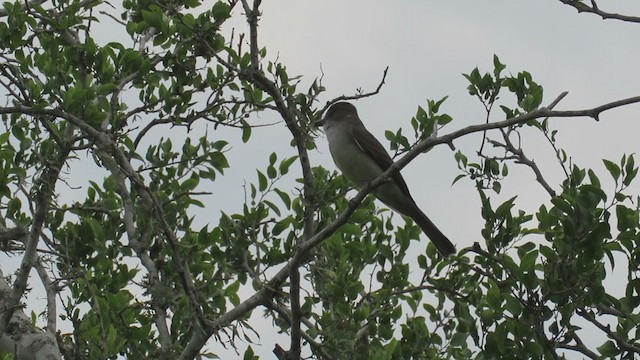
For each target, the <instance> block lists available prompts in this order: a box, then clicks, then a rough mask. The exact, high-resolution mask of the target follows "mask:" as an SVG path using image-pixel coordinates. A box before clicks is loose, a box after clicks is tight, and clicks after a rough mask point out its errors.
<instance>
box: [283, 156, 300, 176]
mask: <svg viewBox="0 0 640 360" xmlns="http://www.w3.org/2000/svg"><path fill="white" fill-rule="evenodd" d="M297 159H298V156H297V155H295V156H292V157H290V158H287V159H284V160H282V162H281V163H280V168H279V170H280V174H282V175H285V174H286V173H288V172H289V167H290V166H291V164H293V163H294V162H295V161H296V160H297Z"/></svg>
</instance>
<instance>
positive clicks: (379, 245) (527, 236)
mask: <svg viewBox="0 0 640 360" xmlns="http://www.w3.org/2000/svg"><path fill="white" fill-rule="evenodd" d="M561 1H562V2H564V3H566V4H568V5H570V6H573V7H575V8H576V9H577V10H578V11H581V12H585V11H586V12H591V13H594V14H596V15H599V16H602V17H603V18H614V19H618V20H621V21H630V22H638V20H637V19H635V18H632V17H625V16H623V15H618V14H612V13H607V12H604V11H603V10H601V9H600V8H598V7H597V5H596V3H595V2H593V1H592V2H591V3H585V2H578V1H563V0H561ZM122 5H123V7H124V10H123V13H122V16H121V18H120V19H118V18H117V17H114V16H113V15H112V13H113V9H112V7H111V6H110V4H109V3H107V2H103V1H100V0H84V1H79V0H76V1H52V2H49V1H28V2H21V1H14V2H6V3H4V5H3V9H2V10H0V17H1V18H2V22H0V49H1V50H0V56H1V58H2V62H1V63H0V81H1V84H2V88H3V91H4V92H5V93H6V97H7V99H8V100H7V102H6V103H7V105H5V106H2V107H0V114H2V120H3V123H4V125H5V131H4V133H3V134H2V135H0V169H1V171H0V246H1V247H2V252H3V254H4V255H3V265H2V267H3V268H4V267H5V266H6V265H5V261H4V259H9V258H10V257H13V258H14V259H15V258H18V259H19V261H20V264H19V265H18V267H17V270H16V271H15V273H13V274H1V273H0V275H2V277H0V346H1V349H2V353H0V355H1V356H3V358H6V359H11V358H18V359H30V358H36V359H59V358H63V357H64V358H69V359H71V358H77V359H85V358H87V359H103V358H116V357H118V355H123V356H126V357H128V358H160V359H191V358H195V357H198V356H206V357H214V355H215V354H212V353H210V350H209V346H208V345H207V344H208V343H209V344H212V343H219V344H229V345H231V346H232V347H235V348H240V349H242V350H243V351H244V358H245V359H252V358H255V357H256V356H255V355H254V353H253V350H252V348H251V346H246V345H244V344H240V343H239V341H240V339H241V336H244V338H243V339H246V340H243V341H247V342H251V341H252V339H255V332H256V330H255V329H254V328H253V327H252V326H253V325H252V317H251V316H252V314H256V313H259V312H260V311H265V312H266V315H267V316H268V317H269V318H270V319H272V320H273V324H274V330H276V331H281V332H284V333H286V334H288V335H289V339H290V341H289V343H288V344H283V345H282V346H280V345H278V346H276V349H274V353H275V354H276V356H277V357H278V358H280V359H285V358H288V359H298V358H300V357H301V352H302V354H303V355H304V354H308V353H312V354H313V355H314V356H315V357H318V358H324V359H342V358H350V359H352V358H362V359H390V358H394V359H407V358H417V359H434V358H476V359H489V358H507V359H508V358H563V357H565V356H571V354H576V353H577V354H579V355H580V356H583V357H587V358H593V359H596V358H612V357H618V358H633V357H635V356H637V355H638V354H640V340H639V339H638V337H639V336H640V335H639V332H638V322H639V321H640V319H639V316H640V315H639V312H638V306H639V305H640V286H639V284H640V279H639V278H638V268H639V264H638V261H639V260H638V259H640V255H639V254H640V250H638V249H639V248H640V247H639V246H638V245H639V244H638V243H639V242H640V235H639V231H640V220H639V214H640V211H639V208H638V206H639V205H638V203H639V202H640V199H638V197H637V196H635V197H634V195H633V194H631V193H629V190H628V189H629V186H631V184H632V183H633V181H634V179H635V177H636V175H637V173H638V167H637V166H636V164H635V157H634V155H633V154H628V155H622V154H621V160H620V161H610V160H604V165H605V166H606V169H607V170H608V172H609V174H608V175H606V174H605V175H603V174H597V173H596V172H595V171H593V170H592V169H587V168H583V167H581V166H580V165H579V164H576V163H572V162H571V161H570V160H569V159H570V154H567V152H566V151H565V150H563V149H562V148H561V145H560V144H559V143H558V142H557V141H556V135H557V132H556V130H554V129H553V121H554V118H557V117H591V118H594V119H596V120H597V119H598V116H599V115H600V114H601V113H602V112H605V111H607V110H610V109H613V108H617V107H621V106H626V105H629V104H633V103H637V102H640V97H634V98H629V99H622V100H619V101H615V102H612V103H608V104H604V105H600V106H597V107H594V108H592V109H585V110H570V111H569V110H555V107H556V105H558V103H559V102H560V101H561V100H562V98H563V97H564V95H566V94H564V93H563V94H560V95H559V96H557V97H556V98H555V100H553V101H551V102H550V103H548V104H546V103H544V100H543V87H542V86H541V85H540V84H537V83H536V82H535V81H534V79H533V77H532V76H531V74H529V73H528V72H526V71H521V72H518V73H517V74H516V75H508V76H507V75H504V70H505V67H506V66H505V65H504V64H502V63H501V62H500V60H499V58H498V57H497V56H496V57H495V58H494V69H493V70H492V71H490V72H488V73H484V72H483V71H480V70H479V69H474V70H472V71H471V72H469V73H468V74H466V75H465V77H466V78H467V80H468V81H469V87H468V90H469V93H470V94H471V95H473V96H475V97H477V99H478V100H479V101H480V102H481V103H482V104H483V105H484V108H485V110H486V114H485V115H486V118H487V119H488V121H487V122H486V123H485V124H478V125H472V126H469V127H466V128H462V129H460V130H457V131H453V132H449V133H445V134H444V135H441V134H439V133H442V132H443V130H441V128H442V127H443V126H445V125H447V124H448V123H449V122H451V121H452V120H453V119H452V117H451V116H449V115H447V114H446V113H444V112H443V111H442V107H443V106H444V101H445V99H441V100H438V101H436V100H430V101H428V102H427V104H426V106H425V107H424V108H423V107H419V108H418V111H417V113H416V116H415V117H414V118H413V119H411V122H410V125H411V128H412V130H413V136H410V137H407V136H405V135H403V134H402V131H401V130H397V131H395V132H394V131H389V132H387V138H388V139H389V140H390V143H391V148H392V150H395V151H396V152H397V153H398V154H401V155H402V156H401V157H399V158H398V160H397V162H396V164H395V165H394V166H393V167H392V168H391V169H389V171H387V174H386V176H388V175H389V174H390V173H391V172H393V171H397V170H399V169H401V168H402V167H404V166H406V165H407V164H408V163H409V162H410V161H411V160H413V159H414V158H415V157H417V156H418V155H420V154H421V153H423V152H425V151H427V150H429V149H430V148H432V147H434V146H439V145H443V144H449V145H451V144H453V143H454V141H456V140H458V139H460V138H462V137H464V136H467V135H469V134H472V133H479V132H485V137H484V141H483V145H482V146H481V147H480V149H479V151H478V152H477V154H474V155H469V154H464V153H462V152H460V151H458V152H456V154H455V158H454V159H455V161H457V163H458V165H459V167H460V170H461V174H460V176H459V177H458V178H456V179H455V181H472V182H474V183H475V184H476V186H477V189H478V194H479V196H480V199H481V203H482V208H481V212H480V215H481V216H482V218H483V219H484V220H485V224H486V225H485V227H484V229H482V236H483V238H484V240H485V241H484V243H482V244H479V243H476V244H474V245H473V246H471V247H468V248H464V249H460V251H459V254H457V255H456V256H453V257H451V258H448V259H442V258H440V257H439V256H438V255H437V253H436V251H435V248H434V247H433V245H430V244H429V245H426V243H425V242H424V241H423V242H419V237H420V230H419V228H418V227H416V226H415V225H414V224H413V223H411V222H410V221H408V220H406V221H397V217H396V218H395V219H394V218H393V215H391V214H390V213H389V212H388V211H387V210H385V209H382V208H379V207H378V205H377V204H376V203H375V202H374V200H373V199H372V197H367V194H368V193H369V192H370V191H371V190H372V189H374V188H375V186H377V185H379V184H381V183H382V182H383V181H385V177H384V176H383V177H381V178H380V179H378V180H376V181H374V182H372V183H371V184H369V185H367V186H366V187H365V188H364V189H361V190H360V191H359V192H358V194H357V195H356V196H354V197H351V198H349V199H348V198H347V197H346V196H345V194H346V191H347V190H348V189H349V186H350V185H349V184H347V183H346V181H345V180H344V178H343V177H342V176H340V175H339V174H337V173H333V172H329V171H327V170H326V169H323V168H321V167H314V166H313V164H311V163H310V160H309V155H308V153H309V151H312V150H313V149H314V148H315V138H316V134H317V132H316V129H315V127H314V125H313V123H314V121H316V120H318V119H319V118H320V117H321V115H322V113H323V112H324V110H326V108H327V107H328V106H329V105H330V104H331V103H333V102H335V101H338V100H350V99H357V98H362V97H367V96H372V95H375V94H376V93H377V91H378V90H379V89H380V87H381V86H382V85H383V83H384V76H383V79H382V81H381V83H380V86H379V87H378V88H377V89H375V90H374V91H372V92H370V93H358V94H355V95H352V96H341V97H339V98H336V99H334V100H333V101H331V102H329V103H328V104H327V105H325V106H318V104H317V103H318V96H319V94H321V93H322V92H323V91H324V86H323V85H322V83H321V81H320V80H316V81H313V82H312V85H311V86H310V87H309V88H308V89H304V90H300V89H299V87H300V78H299V77H296V76H290V75H289V74H288V73H287V70H286V67H285V65H284V64H282V63H279V62H278V61H277V60H274V59H273V58H270V57H269V56H268V55H267V51H266V49H265V48H263V47H261V46H260V42H259V39H258V23H259V16H260V9H259V6H260V1H259V0H254V1H253V2H250V1H248V0H242V1H238V0H230V1H228V2H224V1H218V2H215V3H213V4H211V3H207V2H202V1H198V0H172V1H167V0H157V1H147V0H139V1H133V0H126V1H123V3H122ZM232 14H237V16H245V17H246V20H247V22H248V26H249V32H248V34H247V35H246V36H244V35H243V36H238V35H237V34H225V33H224V32H222V31H221V30H220V28H221V26H222V25H223V24H224V23H225V21H227V20H228V19H229V18H230V17H231V16H232ZM106 21H113V22H115V23H117V24H119V25H120V26H121V27H123V28H124V29H126V33H127V34H128V35H129V37H130V39H127V40H130V41H129V42H128V43H127V42H126V41H122V42H108V43H103V42H100V41H98V40H97V37H96V36H95V35H96V31H97V30H96V28H99V26H100V25H101V24H102V23H104V22H106ZM385 75H386V71H385ZM496 105H497V106H498V107H499V108H500V110H496V109H497V108H498V107H496ZM265 111H269V112H275V113H277V114H278V115H279V116H280V117H281V119H282V121H283V122H284V124H285V125H286V128H287V130H288V131H289V134H290V138H289V139H288V140H289V141H290V143H291V145H292V147H293V148H294V149H295V151H296V154H297V155H296V156H293V157H287V158H282V156H279V155H278V154H276V153H272V154H271V155H270V156H269V159H268V164H267V165H266V166H265V168H264V169H259V170H258V171H257V177H256V179H255V182H253V183H251V184H249V185H248V186H247V201H246V203H245V204H244V207H243V208H242V211H241V212H238V213H227V212H223V213H222V214H221V215H220V216H219V219H217V220H212V219H211V214H210V213H209V214H207V213H206V209H202V208H203V207H204V206H205V205H204V203H203V201H202V200H201V199H202V195H205V194H206V190H204V189H207V185H211V184H212V183H215V181H216V180H217V179H219V178H220V177H221V176H225V170H226V169H227V168H229V166H231V165H234V164H229V163H228V161H227V157H226V155H225V153H226V152H227V151H228V150H229V141H230V140H231V139H230V138H229V135H228V133H227V132H225V131H223V130H224V129H225V128H227V127H233V128H239V129H241V130H242V136H241V140H242V141H243V142H247V141H249V140H250V138H251V136H252V132H253V131H259V130H260V129H259V128H257V127H256V124H255V123H254V120H253V119H255V117H254V116H253V115H254V114H258V113H261V112H265ZM496 112H497V113H498V114H496ZM496 118H504V120H494V119H496ZM489 120H491V121H489ZM160 130H162V132H161V131H160ZM436 130H440V131H436ZM166 131H171V136H169V137H159V136H158V135H157V134H159V133H164V132H166ZM524 131H534V132H537V133H539V134H542V135H543V136H544V137H545V138H546V139H547V140H548V143H549V146H551V147H552V149H553V150H554V152H555V154H556V159H555V160H556V161H557V163H558V164H559V165H560V167H561V168H562V169H563V170H564V173H565V175H566V176H565V178H564V180H563V181H562V183H560V184H550V183H549V182H548V181H547V180H546V178H545V176H544V174H543V173H542V171H541V169H540V168H539V167H538V166H537V164H536V162H534V161H533V160H531V159H530V158H529V157H528V156H527V152H526V151H525V149H524V148H523V147H522V145H521V143H520V142H519V141H518V140H519V137H520V134H521V133H523V132H524ZM164 134H166V133H164ZM487 144H489V145H491V147H492V148H491V149H488V148H489V146H485V145H487ZM78 164H80V165H78ZM513 164H516V165H519V166H525V167H527V168H528V169H530V170H531V171H533V173H534V174H535V176H536V180H537V182H538V183H539V184H540V185H541V186H542V187H543V188H544V189H545V191H546V192H547V193H548V198H547V199H541V202H540V207H539V209H538V210H537V211H536V212H535V213H530V212H526V211H524V210H520V209H518V208H517V207H516V203H515V195H514V197H511V198H508V200H507V201H500V200H498V199H500V197H497V196H496V195H495V194H496V193H500V192H501V191H502V186H501V184H502V183H504V182H506V181H508V179H509V165H513ZM91 166H95V167H96V168H97V170H96V171H95V172H93V173H92V174H89V175H91V177H90V179H89V180H87V181H86V183H85V184H84V185H83V186H82V191H85V192H86V193H85V194H83V195H84V196H83V198H82V199H81V200H78V201H75V200H70V199H69V197H68V196H65V190H67V189H68V188H69V185H68V184H67V182H66V181H67V179H70V178H73V177H80V176H84V177H86V176H87V174H86V170H85V169H87V168H91ZM236 166H237V165H236ZM292 167H296V168H298V169H299V171H295V172H294V171H292ZM603 176H611V178H612V179H613V181H614V183H615V188H613V189H607V188H606V187H604V186H602V184H601V181H600V178H601V177H603ZM287 180H290V182H291V180H295V181H297V182H298V183H297V184H299V185H297V186H299V188H298V187H296V188H293V187H285V186H284V185H283V184H284V183H286V181H287ZM217 191H221V190H217ZM501 195H502V196H504V194H501ZM201 217H204V218H206V219H207V221H206V225H204V226H202V225H198V223H199V222H200V221H201V220H200V219H201ZM417 248H418V249H420V251H418V252H416V251H414V249H417ZM416 254H417V255H416ZM608 266H610V267H614V266H615V267H616V269H624V270H625V274H624V275H625V276H626V284H625V286H626V288H625V289H626V291H625V294H624V296H614V295H612V294H611V293H610V292H608V291H607V287H606V283H605V280H606V279H607V275H608V274H607V267H608ZM0 270H2V269H0ZM31 270H35V273H37V275H38V277H37V279H30V278H29V274H30V273H31ZM410 273H413V274H415V273H422V274H423V276H422V277H421V279H418V280H416V279H413V278H411V277H410ZM6 275H8V276H6ZM36 281H40V282H41V284H42V285H43V286H44V288H45V290H46V295H47V306H46V309H42V312H41V314H33V315H32V316H31V317H30V316H28V315H27V314H25V312H24V311H23V304H24V302H26V301H28V294H29V290H30V288H31V287H33V284H35V282H36ZM582 329H586V331H593V332H597V333H598V334H600V336H601V339H602V340H601V341H600V342H599V343H594V342H592V341H590V342H586V341H585V340H584V332H583V330H582ZM285 348H286V349H285Z"/></svg>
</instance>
